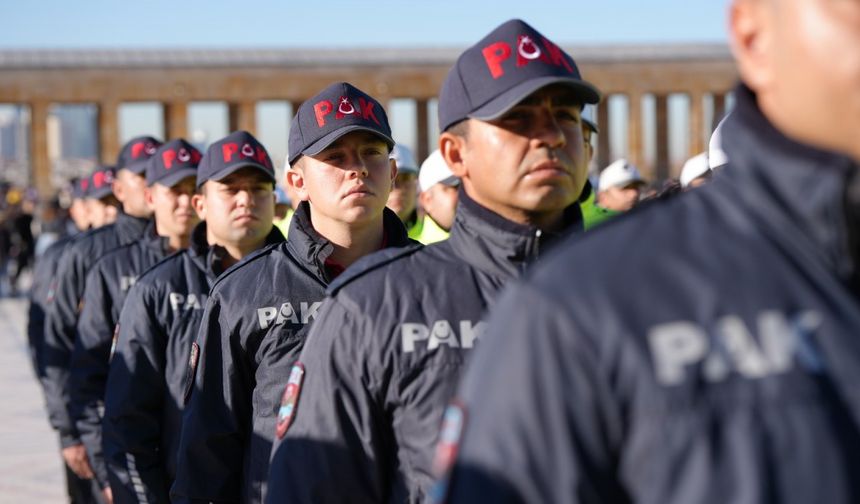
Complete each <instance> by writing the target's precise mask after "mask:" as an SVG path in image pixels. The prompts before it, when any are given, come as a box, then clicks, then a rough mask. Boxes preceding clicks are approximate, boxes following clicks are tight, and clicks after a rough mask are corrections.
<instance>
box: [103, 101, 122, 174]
mask: <svg viewBox="0 0 860 504" xmlns="http://www.w3.org/2000/svg"><path fill="white" fill-rule="evenodd" d="M118 108H119V104H117V103H116V102H114V101H103V102H99V103H98V131H99V155H100V157H101V161H100V162H101V163H103V164H108V165H114V164H115V163H116V158H117V156H118V155H119V120H118V119H117V116H118V112H117V109H118Z"/></svg>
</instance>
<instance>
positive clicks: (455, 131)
mask: <svg viewBox="0 0 860 504" xmlns="http://www.w3.org/2000/svg"><path fill="white" fill-rule="evenodd" d="M445 131H446V132H448V133H451V134H452V135H456V136H458V137H462V138H468V137H469V120H468V119H463V120H462V121H457V122H455V123H454V124H452V125H450V126H448V129H446V130H445Z"/></svg>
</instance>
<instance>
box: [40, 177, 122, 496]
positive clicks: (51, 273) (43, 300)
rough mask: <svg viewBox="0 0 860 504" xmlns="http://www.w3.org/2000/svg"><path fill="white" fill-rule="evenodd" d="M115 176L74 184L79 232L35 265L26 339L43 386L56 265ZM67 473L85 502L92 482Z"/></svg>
mask: <svg viewBox="0 0 860 504" xmlns="http://www.w3.org/2000/svg"><path fill="white" fill-rule="evenodd" d="M106 170H109V171H110V173H111V175H110V176H107V177H106V176H105V171H106ZM96 173H101V175H100V176H99V177H96V178H97V180H99V181H100V182H101V187H99V188H95V190H94V192H91V191H89V190H88V188H90V187H92V181H93V178H94V175H95V174H96ZM112 173H113V172H112V168H104V167H97V168H96V169H95V170H94V171H93V173H91V174H90V175H89V176H88V177H84V178H81V179H79V180H77V181H75V182H74V184H73V187H72V191H71V197H72V204H71V205H70V207H69V214H70V216H71V217H72V221H73V222H74V225H75V229H76V230H77V231H78V232H77V233H76V234H70V235H67V236H65V237H63V238H60V239H59V240H57V241H56V242H54V243H53V244H51V246H50V247H48V248H47V249H46V250H45V252H44V253H42V255H41V256H40V257H39V259H38V260H37V261H36V266H35V268H34V270H33V284H32V286H31V288H30V306H29V309H28V313H27V315H28V317H27V336H28V341H29V344H30V352H31V357H32V359H33V366H34V369H35V372H36V376H37V377H38V379H39V382H40V384H43V386H44V380H45V373H44V370H43V366H42V365H41V364H40V362H41V351H42V349H43V347H44V336H45V332H44V331H45V310H46V308H47V304H48V303H49V302H51V300H53V297H54V290H55V289H56V281H55V277H56V273H57V266H58V264H59V262H60V258H61V257H62V255H63V252H64V251H65V250H66V247H67V246H68V245H69V244H70V243H72V242H73V241H74V239H75V238H77V237H78V236H79V235H80V234H81V233H83V232H84V231H86V230H87V229H90V219H89V216H88V212H87V203H86V200H87V199H88V198H90V197H96V198H104V197H107V196H108V195H111V196H112V194H113V193H112V192H111V190H110V184H109V183H104V181H105V179H106V178H107V179H111V178H112ZM65 472H66V488H67V492H68V496H69V500H70V501H72V502H86V501H87V498H88V497H87V496H88V495H89V496H90V497H91V485H90V482H89V481H88V480H83V479H81V478H79V477H78V476H77V475H76V474H75V473H74V472H72V470H71V469H70V468H69V467H68V466H66V471H65Z"/></svg>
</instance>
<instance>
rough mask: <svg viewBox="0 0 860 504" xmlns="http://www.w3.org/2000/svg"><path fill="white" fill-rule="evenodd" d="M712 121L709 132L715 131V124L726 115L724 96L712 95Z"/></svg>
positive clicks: (719, 94) (721, 94)
mask: <svg viewBox="0 0 860 504" xmlns="http://www.w3.org/2000/svg"><path fill="white" fill-rule="evenodd" d="M713 96H714V119H713V123H712V124H711V131H714V129H716V127H717V124H719V123H720V121H721V120H722V119H723V116H724V115H725V113H726V95H725V94H723V93H714V94H713Z"/></svg>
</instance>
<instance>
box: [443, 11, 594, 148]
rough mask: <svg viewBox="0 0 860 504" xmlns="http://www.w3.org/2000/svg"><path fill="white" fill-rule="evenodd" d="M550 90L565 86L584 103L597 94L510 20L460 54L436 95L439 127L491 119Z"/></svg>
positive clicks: (553, 49)
mask: <svg viewBox="0 0 860 504" xmlns="http://www.w3.org/2000/svg"><path fill="white" fill-rule="evenodd" d="M550 84H563V85H566V86H569V87H570V88H571V89H572V90H573V92H574V93H575V95H576V96H577V97H578V98H579V99H580V100H581V101H582V104H583V105H584V104H586V103H598V102H599V101H600V92H599V91H598V90H597V88H595V87H594V86H593V85H592V84H590V83H588V82H586V81H585V80H583V79H582V77H581V76H580V74H579V68H577V66H576V62H575V61H574V60H573V58H572V57H571V56H570V55H569V54H567V53H566V52H565V51H564V50H563V49H561V48H560V47H558V46H557V45H556V44H555V43H554V42H552V41H551V40H549V39H548V38H546V37H544V36H543V35H542V34H541V33H540V32H538V31H537V30H535V29H534V28H532V27H531V26H530V25H529V24H528V23H526V22H524V21H522V20H519V19H512V20H510V21H507V22H505V23H504V24H502V25H501V26H499V27H498V28H496V29H495V30H493V31H492V32H490V34H489V35H487V36H486V37H484V38H483V39H481V41H480V42H478V43H477V44H475V45H473V46H472V47H470V48H468V49H466V50H465V51H464V52H463V54H461V55H460V57H459V58H457V62H456V63H455V64H454V67H453V68H451V70H450V71H449V72H448V77H447V78H446V79H445V82H444V83H443V85H442V91H441V92H440V93H439V127H440V128H441V130H442V131H445V130H446V129H448V128H449V127H450V126H452V125H454V124H456V123H458V122H460V121H462V120H464V119H467V118H474V119H481V120H490V119H496V118H498V117H499V116H501V115H502V114H504V113H505V112H507V111H508V110H510V109H511V107H513V106H514V105H516V104H517V103H519V102H520V101H522V100H523V99H524V98H526V97H527V96H529V95H530V94H532V93H534V92H535V91H537V90H539V89H541V88H543V87H545V86H548V85H550Z"/></svg>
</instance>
